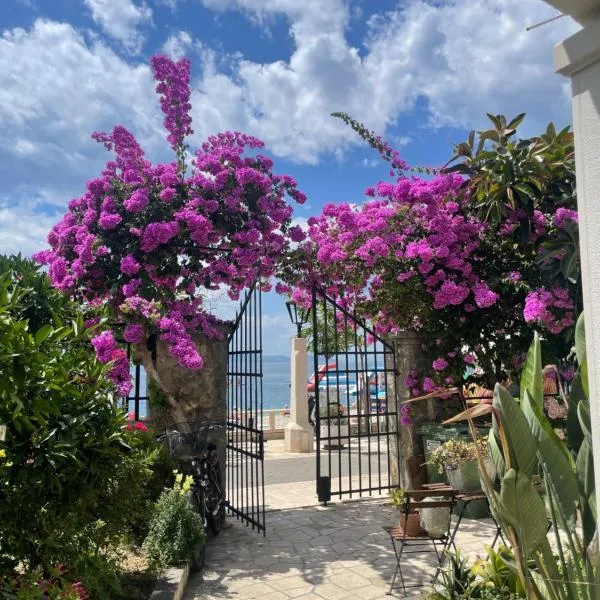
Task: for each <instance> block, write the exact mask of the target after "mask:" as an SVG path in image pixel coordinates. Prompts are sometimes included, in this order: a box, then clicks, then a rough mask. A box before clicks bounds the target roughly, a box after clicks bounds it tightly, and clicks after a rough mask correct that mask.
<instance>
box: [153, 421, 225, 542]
mask: <svg viewBox="0 0 600 600" xmlns="http://www.w3.org/2000/svg"><path fill="white" fill-rule="evenodd" d="M174 425H176V424H174ZM174 425H171V426H170V427H173V426H174ZM224 429H226V424H225V423H224V422H223V421H209V422H206V423H205V424H204V426H203V427H201V428H200V429H197V430H196V431H193V432H190V433H181V432H179V431H177V430H176V429H173V430H171V431H169V428H168V427H167V430H166V432H165V435H164V436H161V437H160V438H159V439H165V440H166V441H167V444H168V446H169V453H170V454H171V456H174V457H176V458H179V459H184V460H185V459H187V460H190V462H191V465H192V478H193V481H194V482H193V484H192V487H191V490H190V492H191V500H192V503H193V504H194V507H195V508H196V510H197V511H198V514H199V515H200V516H201V517H202V521H203V523H204V530H205V531H206V532H207V533H208V532H209V531H210V532H211V533H212V534H213V536H217V535H219V532H220V531H221V529H222V528H223V524H224V522H225V495H224V493H223V486H222V478H221V465H220V463H219V456H218V452H217V445H216V444H214V443H211V442H207V441H206V435H205V432H206V431H211V430H224Z"/></svg>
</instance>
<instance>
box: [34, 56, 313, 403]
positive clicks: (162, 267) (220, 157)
mask: <svg viewBox="0 0 600 600" xmlns="http://www.w3.org/2000/svg"><path fill="white" fill-rule="evenodd" d="M151 63H152V71H153V74H154V79H155V81H156V83H157V85H156V91H157V93H158V94H159V97H160V105H161V109H162V111H163V113H164V116H165V119H164V126H165V129H166V131H167V134H168V135H167V141H168V143H169V145H170V147H171V149H172V150H173V152H174V154H175V160H173V161H172V162H169V163H159V164H152V163H151V162H150V161H149V160H148V159H147V158H146V156H145V154H144V151H143V149H142V148H141V146H140V144H139V143H138V142H137V140H136V139H135V137H134V136H133V134H131V133H130V132H129V131H127V129H125V128H124V127H122V126H120V125H118V126H116V127H115V128H114V129H113V131H112V132H111V133H98V132H97V133H94V134H93V135H92V137H93V138H94V139H95V140H96V141H98V142H100V143H102V144H103V145H104V146H105V147H106V148H107V150H109V151H111V152H113V153H114V156H115V157H114V159H113V160H110V161H109V162H107V163H106V167H105V168H104V170H103V171H102V173H101V174H100V176H98V177H96V178H94V179H90V180H89V181H88V182H87V184H86V190H85V192H84V194H83V195H82V196H81V197H79V198H76V199H73V200H71V201H70V202H69V206H68V212H67V213H66V214H65V215H64V217H63V218H62V219H61V220H60V222H59V223H57V224H56V225H55V226H54V227H53V228H52V230H51V232H50V234H49V236H48V242H49V244H50V249H49V250H44V251H41V252H38V253H37V254H36V255H35V258H36V259H37V261H38V262H40V263H42V264H45V265H48V273H49V276H50V279H51V281H52V283H53V285H54V286H55V287H57V288H58V289H60V290H62V291H63V292H65V293H66V294H68V295H69V296H71V297H72V298H74V299H76V300H78V301H80V302H82V303H85V304H87V305H91V306H94V307H102V308H104V310H105V311H106V312H108V313H109V315H110V317H111V319H110V320H111V321H112V322H119V323H122V331H121V332H119V333H120V334H122V337H123V338H124V339H125V341H127V342H130V343H132V344H141V343H143V342H144V341H145V340H146V338H147V337H149V336H150V335H156V336H157V337H158V339H159V340H162V341H163V342H165V343H166V344H167V345H168V351H169V352H170V353H171V354H172V356H174V357H175V358H176V359H177V361H178V363H179V364H180V365H181V366H183V367H185V368H187V369H199V368H201V367H202V365H203V358H202V356H200V354H199V353H198V350H197V348H196V345H195V344H194V341H193V339H192V334H193V333H194V332H198V331H199V332H202V333H203V334H204V335H205V336H207V337H208V338H212V339H220V338H222V337H223V333H222V329H221V328H220V322H219V320H218V319H216V318H215V317H214V316H213V315H212V314H210V312H209V311H208V310H207V309H206V308H205V307H204V304H203V299H202V294H203V292H206V291H207V290H216V289H219V288H225V289H226V290H227V291H228V293H229V296H230V297H231V298H232V299H237V298H238V297H239V294H240V292H241V291H242V290H243V289H245V288H248V287H250V286H251V285H252V284H253V283H254V282H255V280H257V279H260V280H261V281H262V282H263V285H264V286H265V287H267V284H265V283H264V282H265V281H267V280H268V278H269V277H270V276H271V275H272V274H273V273H274V272H275V268H276V265H277V263H278V261H279V260H280V259H281V257H282V256H283V255H284V254H285V253H286V252H287V251H288V249H289V246H290V243H291V242H299V241H302V240H303V239H304V233H303V232H302V230H301V229H300V228H299V227H296V226H293V225H292V223H291V217H292V206H291V204H290V201H292V202H296V203H299V204H301V203H303V202H304V201H305V196H304V194H303V193H302V192H301V191H299V190H298V188H297V185H296V182H295V181H294V179H293V178H291V177H289V176H287V175H277V174H275V173H274V172H273V161H272V160H271V159H270V158H268V157H267V156H265V155H263V154H261V153H260V149H261V148H262V147H263V143H262V142H261V141H260V140H258V139H256V138H254V137H251V136H248V135H245V134H243V133H239V132H225V133H220V134H218V135H214V136H211V137H209V138H208V140H206V141H205V142H204V143H203V144H202V145H201V146H200V148H198V149H197V150H195V151H194V152H192V150H191V149H190V147H189V145H188V143H187V139H189V136H190V135H191V134H192V133H193V131H192V128H191V127H192V120H191V117H190V109H191V105H190V96H191V92H190V85H189V83H190V62H189V61H188V60H186V59H182V60H180V61H178V62H174V61H172V60H171V59H169V58H167V57H165V56H154V57H152V60H151ZM118 337H119V336H118V335H117V332H116V331H115V330H114V328H112V329H108V328H105V330H104V331H103V332H102V333H100V334H99V335H98V336H97V337H96V338H95V339H94V340H93V344H94V347H95V349H96V354H97V357H98V359H99V360H100V361H101V362H103V363H111V365H112V368H111V370H110V373H109V376H110V377H111V379H112V380H113V381H114V383H115V385H116V386H117V387H118V389H119V391H120V393H121V394H123V395H125V394H127V393H128V391H129V389H130V385H131V384H130V377H129V366H128V361H127V355H126V353H125V352H124V351H123V350H122V349H120V348H119V347H118V345H117V341H116V340H117V338H118Z"/></svg>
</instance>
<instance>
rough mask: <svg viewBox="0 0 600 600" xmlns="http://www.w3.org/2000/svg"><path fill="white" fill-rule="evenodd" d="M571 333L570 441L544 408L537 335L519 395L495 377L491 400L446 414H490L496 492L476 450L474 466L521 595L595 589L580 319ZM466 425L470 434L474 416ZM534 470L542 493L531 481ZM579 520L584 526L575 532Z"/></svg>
mask: <svg viewBox="0 0 600 600" xmlns="http://www.w3.org/2000/svg"><path fill="white" fill-rule="evenodd" d="M577 332H578V335H577V354H578V359H579V363H580V368H579V371H578V374H577V377H576V380H575V384H574V386H573V387H574V390H573V393H572V394H571V402H570V406H569V412H570V415H571V418H570V421H569V429H568V435H569V439H568V443H564V442H563V441H562V440H561V439H560V438H559V437H558V436H557V435H556V433H555V431H554V430H553V428H552V426H551V424H550V422H549V421H548V419H547V418H546V417H545V416H544V413H543V409H542V405H543V386H542V378H543V375H542V360H541V344H540V340H539V337H538V336H537V334H536V336H535V339H534V341H533V344H532V345H531V348H530V350H529V353H528V356H527V361H526V364H525V368H524V370H523V375H522V378H521V389H520V398H519V399H515V398H513V397H512V396H511V395H510V394H509V393H508V391H507V390H505V389H504V388H503V387H502V386H501V385H499V384H498V385H496V388H495V390H494V398H493V402H492V404H485V405H479V406H477V407H474V408H471V409H468V410H467V411H465V412H463V413H461V414H460V415H458V416H457V417H454V418H453V419H451V420H452V421H457V420H464V419H471V418H473V417H475V416H477V415H481V414H484V413H491V414H492V415H493V427H492V429H491V430H490V434H489V447H490V453H491V455H492V457H493V458H494V461H495V463H496V467H497V470H498V473H499V475H500V480H501V486H500V491H496V490H495V489H494V487H493V484H492V482H491V481H490V480H489V478H488V476H487V472H486V469H485V467H484V464H483V460H482V457H481V456H479V466H480V473H481V477H482V481H483V482H484V486H485V491H486V494H487V495H488V498H489V500H490V505H491V507H492V510H493V512H494V515H495V516H496V518H497V519H498V521H499V522H500V523H501V525H502V527H503V529H504V531H505V533H506V535H507V537H508V539H509V540H510V542H511V545H512V546H513V549H514V553H515V561H514V563H512V564H513V566H514V568H515V569H516V571H517V572H518V575H519V577H520V579H521V581H522V583H523V587H524V589H525V591H526V594H527V597H528V598H530V599H536V600H538V599H539V600H542V599H544V600H545V599H546V598H548V599H551V600H592V599H595V598H597V597H599V595H600V588H599V587H598V585H599V583H600V581H599V578H598V568H597V567H598V565H597V564H595V563H593V562H592V558H591V557H590V554H589V553H588V552H586V550H587V548H588V546H589V544H590V543H591V541H592V538H593V536H594V532H595V529H596V515H595V490H594V479H593V457H592V453H591V435H590V421H589V401H588V398H587V389H588V388H587V366H586V365H587V363H586V359H585V336H584V332H583V321H582V319H581V318H580V321H579V323H578V327H577ZM575 414H576V415H577V418H575ZM470 425H471V429H472V432H473V433H475V430H474V427H473V423H472V421H470ZM538 474H539V475H540V476H541V482H542V486H543V492H542V490H540V489H539V488H538V487H537V486H536V484H535V479H534V478H535V476H536V475H538ZM578 523H582V525H583V526H582V530H581V533H580V532H579V530H578V527H577V525H578ZM530 558H533V559H534V560H535V564H536V568H535V569H532V568H531V567H530V566H529V564H528V559H530Z"/></svg>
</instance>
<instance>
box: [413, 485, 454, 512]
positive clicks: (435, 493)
mask: <svg viewBox="0 0 600 600" xmlns="http://www.w3.org/2000/svg"><path fill="white" fill-rule="evenodd" d="M457 494H458V490H455V489H454V488H452V487H450V486H448V485H445V484H434V485H429V486H426V487H424V489H421V490H407V491H406V497H407V500H408V501H407V503H406V507H405V512H407V513H409V512H411V511H413V510H418V509H419V508H454V505H455V504H456V495H457ZM425 498H435V500H427V501H425V500H424V499H425Z"/></svg>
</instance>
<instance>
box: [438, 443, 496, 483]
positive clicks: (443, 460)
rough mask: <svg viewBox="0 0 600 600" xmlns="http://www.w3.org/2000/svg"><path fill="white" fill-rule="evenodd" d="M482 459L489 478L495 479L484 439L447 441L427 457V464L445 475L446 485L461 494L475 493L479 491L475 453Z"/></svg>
mask: <svg viewBox="0 0 600 600" xmlns="http://www.w3.org/2000/svg"><path fill="white" fill-rule="evenodd" d="M478 452H479V454H480V455H481V456H482V457H483V462H484V464H485V468H486V471H487V473H488V476H489V478H490V479H491V480H492V481H494V479H496V467H495V465H494V461H493V460H492V458H491V457H490V455H489V450H488V443H487V440H486V439H484V438H478V439H477V442H472V441H467V440H448V441H447V442H444V443H443V444H442V445H441V446H439V447H438V448H436V449H435V450H434V451H433V452H432V453H431V456H430V457H429V463H430V464H432V465H433V466H435V467H436V468H437V469H438V471H439V472H440V473H444V472H445V473H446V477H447V478H448V483H449V484H450V485H451V486H452V487H453V488H455V489H457V490H459V491H461V492H476V491H479V490H480V489H481V482H480V480H479V469H478V468H477V453H478Z"/></svg>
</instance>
